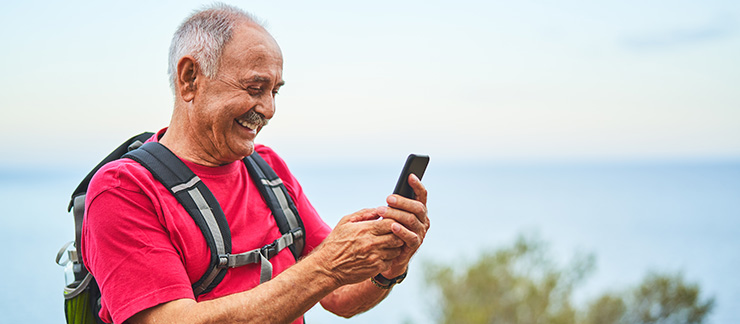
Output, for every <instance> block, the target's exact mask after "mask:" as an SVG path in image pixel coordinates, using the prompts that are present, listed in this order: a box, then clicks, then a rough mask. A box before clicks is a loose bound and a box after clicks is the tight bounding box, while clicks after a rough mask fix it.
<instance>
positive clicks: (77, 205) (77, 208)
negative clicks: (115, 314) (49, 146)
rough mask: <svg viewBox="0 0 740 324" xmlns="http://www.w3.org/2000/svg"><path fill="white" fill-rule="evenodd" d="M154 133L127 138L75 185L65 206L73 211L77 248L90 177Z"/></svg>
mask: <svg viewBox="0 0 740 324" xmlns="http://www.w3.org/2000/svg"><path fill="white" fill-rule="evenodd" d="M153 135H154V133H149V132H145V133H141V134H139V135H136V136H134V137H131V138H129V139H128V140H127V141H125V142H123V143H122V144H121V145H119V146H118V147H117V148H116V149H115V150H113V152H111V153H110V154H108V156H106V157H105V158H104V159H103V160H102V161H100V163H98V165H96V166H95V168H93V169H92V170H90V172H89V173H88V174H87V176H85V178H84V179H82V181H81V182H80V184H79V185H77V188H76V189H75V191H74V192H72V198H71V199H70V200H69V205H68V206H67V211H68V212H69V211H73V209H74V211H73V213H72V215H73V216H74V218H75V246H76V247H77V248H79V247H80V236H81V234H82V218H83V217H84V215H85V194H86V193H87V186H88V185H89V184H90V179H92V177H93V176H94V175H95V173H96V172H98V170H100V168H102V167H103V165H105V164H106V163H108V162H111V161H115V160H118V159H120V158H121V156H123V155H124V154H126V153H127V152H128V151H130V150H131V149H132V148H135V147H138V146H139V145H141V143H144V142H145V141H146V140H147V139H149V138H150V137H152V136H153ZM79 259H80V262H82V258H79Z"/></svg>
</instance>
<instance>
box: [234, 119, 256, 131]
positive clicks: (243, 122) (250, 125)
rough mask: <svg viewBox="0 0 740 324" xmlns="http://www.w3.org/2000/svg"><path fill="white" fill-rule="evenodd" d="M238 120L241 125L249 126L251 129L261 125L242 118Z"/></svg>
mask: <svg viewBox="0 0 740 324" xmlns="http://www.w3.org/2000/svg"><path fill="white" fill-rule="evenodd" d="M236 121H237V122H238V123H239V125H242V126H244V127H246V128H249V129H257V128H258V127H259V125H256V124H250V123H247V122H246V121H243V120H241V119H237V120H236Z"/></svg>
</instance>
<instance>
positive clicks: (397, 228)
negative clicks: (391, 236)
mask: <svg viewBox="0 0 740 324" xmlns="http://www.w3.org/2000/svg"><path fill="white" fill-rule="evenodd" d="M400 230H401V225H398V223H393V224H391V231H393V232H394V233H398V231H400Z"/></svg>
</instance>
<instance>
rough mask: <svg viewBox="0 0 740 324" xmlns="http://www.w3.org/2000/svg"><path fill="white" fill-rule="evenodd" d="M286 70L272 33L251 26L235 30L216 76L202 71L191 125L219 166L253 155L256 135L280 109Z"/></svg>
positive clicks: (197, 140)
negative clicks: (278, 97)
mask: <svg viewBox="0 0 740 324" xmlns="http://www.w3.org/2000/svg"><path fill="white" fill-rule="evenodd" d="M282 74H283V57H282V54H281V52H280V48H279V47H278V45H277V43H276V42H275V40H274V39H273V38H272V37H271V36H270V35H269V34H268V33H267V32H265V31H264V30H262V29H261V28H260V27H256V26H253V25H249V24H242V25H240V26H238V27H237V28H235V30H234V34H233V36H232V38H231V40H230V41H229V42H228V43H227V44H226V46H224V49H223V53H222V54H221V61H220V64H219V69H218V73H217V74H216V76H215V77H214V78H207V77H205V76H203V75H202V74H198V75H199V77H200V78H202V80H200V82H198V83H197V84H198V86H197V89H196V96H195V97H194V99H193V107H192V108H194V112H193V114H191V116H194V120H190V121H189V124H190V125H192V126H193V127H194V129H193V132H191V134H192V135H193V136H196V137H197V139H196V142H197V143H199V144H200V146H201V148H200V149H202V150H204V151H205V152H206V153H207V154H208V155H210V156H211V157H212V158H213V159H214V160H216V161H218V162H219V163H220V164H225V163H229V162H233V161H236V160H239V159H242V158H244V157H245V156H248V155H250V154H252V152H253V151H254V139H255V136H256V135H257V133H258V132H259V131H260V130H261V129H262V126H264V123H265V122H266V121H267V120H268V119H270V118H272V116H273V114H274V113H275V95H276V94H277V91H278V89H280V86H282V85H283V79H282ZM254 117H261V118H254ZM260 119H261V120H263V121H264V122H261V121H260Z"/></svg>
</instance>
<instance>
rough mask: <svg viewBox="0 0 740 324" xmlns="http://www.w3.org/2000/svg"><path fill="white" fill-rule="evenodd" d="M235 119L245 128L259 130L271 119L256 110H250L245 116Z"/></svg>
mask: <svg viewBox="0 0 740 324" xmlns="http://www.w3.org/2000/svg"><path fill="white" fill-rule="evenodd" d="M234 121H236V122H237V123H238V124H239V125H242V127H244V128H248V129H251V130H255V131H259V130H260V129H261V128H262V127H264V126H265V125H267V122H268V121H269V119H267V118H265V117H263V116H262V115H260V114H258V113H257V112H255V111H254V110H250V111H248V112H247V113H246V114H244V115H243V116H241V117H239V118H236V119H234Z"/></svg>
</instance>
